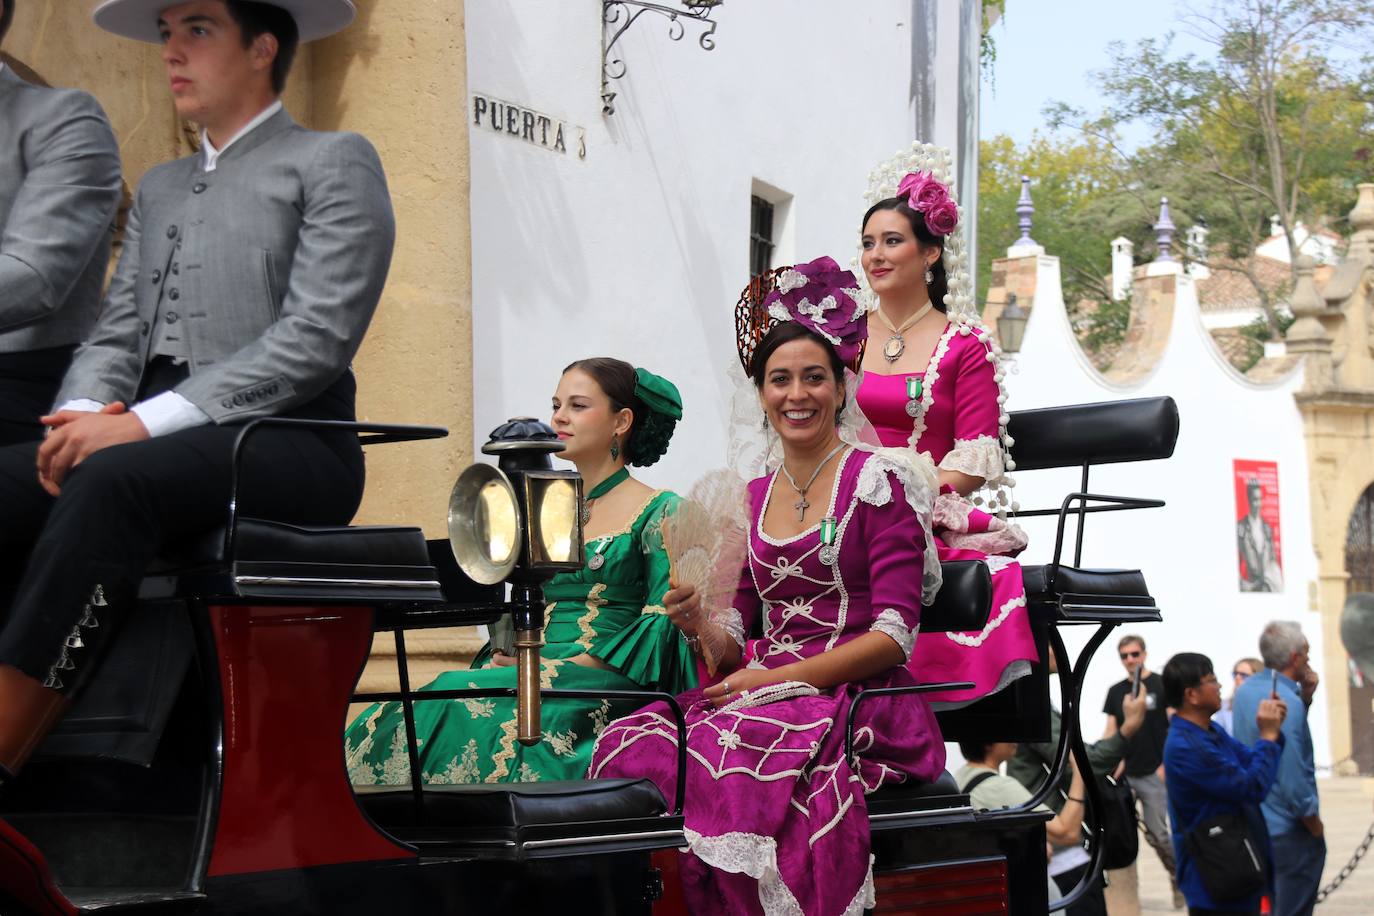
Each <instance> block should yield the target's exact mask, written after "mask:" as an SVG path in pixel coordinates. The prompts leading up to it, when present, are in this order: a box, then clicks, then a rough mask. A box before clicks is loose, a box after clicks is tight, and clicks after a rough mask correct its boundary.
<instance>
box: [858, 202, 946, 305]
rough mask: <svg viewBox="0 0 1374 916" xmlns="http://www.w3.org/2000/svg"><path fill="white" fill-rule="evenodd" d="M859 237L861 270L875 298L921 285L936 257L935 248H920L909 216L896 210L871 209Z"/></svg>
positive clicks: (936, 249) (906, 291)
mask: <svg viewBox="0 0 1374 916" xmlns="http://www.w3.org/2000/svg"><path fill="white" fill-rule="evenodd" d="M861 241H862V244H863V257H862V258H861V263H862V264H863V269H864V273H865V274H867V275H868V285H869V286H870V287H872V288H873V292H875V293H877V294H878V297H879V298H881V297H882V296H883V295H884V294H889V295H890V294H892V293H896V294H898V296H901V295H904V294H906V293H908V292H910V291H914V290H917V289H922V290H923V289H925V287H926V280H925V274H926V271H927V270H929V269H930V266H931V265H932V264H933V263H935V261H936V260H938V259H939V257H940V250H939V248H937V247H933V246H932V248H930V249H928V250H927V249H924V248H923V246H922V245H921V242H920V240H919V239H918V238H916V233H915V232H914V231H913V230H912V228H911V222H910V220H908V219H907V218H906V217H905V216H903V215H902V214H901V213H899V212H898V211H896V210H877V211H874V213H873V215H872V216H870V217H869V218H868V222H867V223H865V224H864V230H863V238H862V240H861Z"/></svg>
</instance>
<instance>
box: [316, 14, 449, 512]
mask: <svg viewBox="0 0 1374 916" xmlns="http://www.w3.org/2000/svg"><path fill="white" fill-rule="evenodd" d="M313 64H314V66H313V67H312V74H311V75H312V77H313V79H312V86H313V102H314V107H315V126H316V127H317V128H319V129H320V130H353V131H357V132H359V133H361V134H363V135H365V136H366V137H368V138H369V139H370V140H371V141H372V142H373V143H374V144H375V145H376V146H377V150H378V152H379V153H380V154H381V157H382V164H383V166H384V167H385V168H386V171H387V179H388V181H389V183H390V186H391V199H392V204H393V206H394V207H395V210H396V229H397V245H396V254H395V257H394V259H393V260H392V264H391V274H390V276H389V278H388V280H387V286H386V292H385V294H384V296H383V298H382V303H381V307H380V308H379V309H378V311H377V316H376V318H375V319H374V320H373V323H372V329H371V331H370V332H369V333H368V337H367V341H366V343H365V344H364V345H363V349H362V352H361V353H360V354H359V355H358V359H357V363H356V366H355V368H356V370H357V373H358V384H359V414H360V416H361V417H363V418H366V419H368V420H375V421H379V422H396V423H429V424H435V425H440V426H446V427H448V428H449V430H450V432H451V435H450V437H449V438H448V439H445V440H439V441H437V442H428V443H420V444H405V445H389V446H382V447H379V448H376V449H373V450H371V451H370V452H369V454H368V477H369V486H368V498H367V501H366V502H365V503H364V506H363V511H362V514H361V518H360V521H365V522H409V523H412V524H414V523H420V524H423V525H424V527H425V530H426V532H427V533H428V534H429V536H430V537H437V536H439V535H440V534H441V533H442V532H443V530H444V529H443V524H444V517H445V510H446V500H447V494H448V490H449V488H450V487H451V486H452V484H453V481H454V479H455V478H456V477H457V475H458V472H459V471H460V470H461V469H462V468H463V467H464V466H465V465H466V464H467V463H468V462H469V461H470V460H471V458H472V280H471V270H470V267H471V260H472V258H471V245H470V236H469V219H468V129H467V118H466V114H465V113H466V110H467V108H466V104H465V102H464V99H465V98H466V94H467V64H466V51H465V37H464V29H463V8H462V4H461V3H414V2H411V0H375V2H371V3H364V4H360V5H359V9H358V21H357V22H356V23H354V25H353V26H352V27H351V28H349V29H347V30H346V31H344V32H342V33H341V34H339V35H337V36H334V37H333V38H330V39H327V40H325V41H323V42H319V43H318V44H316V46H315V59H314V61H313ZM397 87H403V88H404V91H397Z"/></svg>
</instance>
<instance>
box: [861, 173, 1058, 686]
mask: <svg viewBox="0 0 1374 916" xmlns="http://www.w3.org/2000/svg"><path fill="white" fill-rule="evenodd" d="M957 221H958V208H957V206H956V205H955V203H954V201H953V200H952V199H951V198H950V197H949V194H948V191H947V190H946V188H945V186H944V185H943V184H942V183H940V182H939V181H937V180H936V179H935V178H934V177H932V176H931V174H930V173H928V172H920V173H911V174H908V175H907V176H906V177H905V178H903V179H902V181H901V183H900V185H899V186H898V191H897V194H896V195H895V196H892V197H887V198H885V199H883V200H880V201H878V202H877V203H875V204H874V205H873V207H872V208H871V209H870V210H869V211H868V212H867V213H866V214H864V220H863V227H862V247H863V255H862V259H861V260H862V263H863V269H864V272H865V274H866V275H867V277H868V281H869V285H870V286H871V287H872V289H873V292H874V293H876V294H877V297H878V302H877V307H876V308H875V309H873V311H871V312H870V313H869V315H868V329H869V333H870V335H871V337H872V344H871V345H870V346H869V347H868V348H867V350H866V352H865V353H864V359H863V374H862V376H861V381H860V384H859V391H858V401H859V405H860V407H862V409H863V411H864V413H865V414H866V416H867V417H868V420H869V421H870V422H871V423H872V424H873V427H874V429H875V431H876V432H877V435H878V438H879V439H880V440H881V441H882V444H883V445H884V446H888V447H893V448H910V449H913V450H914V451H915V452H916V453H917V454H925V455H928V456H929V457H930V459H931V461H933V462H934V463H935V466H936V468H937V469H938V473H939V479H940V496H939V497H938V498H937V499H936V502H935V512H934V522H935V533H936V538H937V540H936V545H935V546H936V549H937V551H938V555H939V558H940V560H941V561H950V560H983V561H985V562H986V563H987V565H988V568H989V569H990V570H991V572H992V591H993V605H992V609H991V612H990V614H989V617H988V621H987V625H986V626H984V627H983V629H982V630H981V631H977V632H965V633H957V632H956V633H922V634H921V635H920V637H919V638H918V639H917V641H916V650H915V652H914V653H913V654H912V657H911V662H910V666H911V669H912V671H913V672H915V673H917V674H918V675H919V676H920V678H921V680H923V681H926V682H939V681H969V682H972V683H973V684H974V685H975V686H974V687H973V688H972V689H968V690H959V691H948V692H944V693H940V694H932V695H931V699H932V700H933V701H940V702H944V703H947V704H950V705H961V704H964V703H969V702H972V701H974V700H977V699H979V698H981V697H984V696H986V695H988V694H991V693H995V692H996V691H998V690H1001V689H1002V688H1003V687H1005V686H1007V685H1008V684H1010V683H1011V682H1012V681H1014V680H1015V679H1016V678H1018V677H1021V676H1023V675H1025V674H1027V673H1028V672H1029V671H1030V665H1031V663H1032V662H1034V661H1035V660H1036V651H1035V643H1034V641H1033V639H1032V638H1031V631H1030V621H1029V618H1028V615H1027V611H1026V592H1025V588H1024V586H1023V584H1022V579H1021V567H1020V565H1019V564H1017V562H1016V561H1015V560H1013V559H1012V557H1013V556H1015V555H1016V554H1017V553H1019V552H1020V550H1021V549H1022V548H1023V547H1025V543H1026V542H1025V535H1024V534H1023V533H1022V532H1021V530H1020V528H1019V527H1017V526H1015V525H1008V524H1007V523H1006V521H1005V520H1004V518H1002V517H1000V516H1004V515H1005V511H1004V510H1005V508H1006V507H1007V506H1008V505H1009V503H1010V500H1009V498H1008V495H1007V491H1006V489H1005V487H1007V486H1010V481H1008V480H1007V479H1006V477H1005V470H1006V467H1007V461H1005V460H1004V455H1003V447H1004V445H1005V446H1009V445H1011V441H1010V439H1009V438H1008V437H1007V435H1006V421H1007V417H1006V413H1005V407H1004V405H1005V403H1006V394H1005V392H1004V391H1003V390H1002V387H1001V381H1002V372H1001V369H1000V368H999V367H998V362H997V358H998V356H999V355H1000V351H999V350H998V349H997V347H996V345H995V344H994V343H993V341H992V340H991V339H990V338H989V336H988V334H987V331H986V330H985V329H984V328H983V327H982V326H981V325H980V324H979V323H978V321H977V319H976V318H974V317H973V316H972V315H971V314H970V313H968V312H967V311H965V310H966V309H967V307H968V306H969V304H970V299H969V297H968V296H967V294H966V293H965V292H963V291H962V290H960V289H956V290H955V291H954V292H952V293H951V292H949V289H948V287H949V281H948V276H947V273H946V269H945V261H946V260H947V259H949V258H950V255H949V254H948V253H947V252H946V240H947V239H948V237H949V236H950V235H951V233H953V232H954V230H955V228H956V226H957ZM955 264H956V266H955V276H956V279H957V280H958V281H960V283H961V284H962V281H963V280H964V279H965V278H966V276H967V274H966V273H964V272H963V271H962V269H961V267H962V264H961V263H960V261H959V259H958V258H957V257H956V259H955ZM951 305H952V306H955V308H954V310H953V314H950V313H949V312H950V308H949V307H950V306H951ZM970 496H973V500H972V501H970V499H969V497H970ZM985 497H986V500H985ZM984 501H986V504H987V511H986V512H985V511H982V510H980V509H978V508H976V507H975V504H976V503H982V502H984Z"/></svg>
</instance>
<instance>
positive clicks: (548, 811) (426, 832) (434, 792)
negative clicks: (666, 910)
mask: <svg viewBox="0 0 1374 916" xmlns="http://www.w3.org/2000/svg"><path fill="white" fill-rule="evenodd" d="M354 791H355V792H356V793H357V798H358V803H359V804H360V805H361V806H362V809H363V810H364V811H365V812H367V814H368V816H369V817H371V818H372V819H373V820H374V821H375V822H376V823H377V825H378V826H379V827H381V828H382V829H383V830H385V831H386V832H387V833H389V834H391V835H392V836H393V837H395V838H396V839H398V840H401V841H403V842H406V843H410V844H412V845H414V846H416V847H418V848H419V849H420V851H421V852H422V853H423V854H426V855H470V856H476V857H478V858H485V859H500V860H506V861H523V860H525V859H540V858H555V857H557V858H563V857H569V856H578V855H586V854H592V853H595V854H604V853H611V852H620V851H624V850H631V849H634V850H648V849H668V848H675V847H679V846H683V845H685V844H686V839H685V837H684V835H683V831H682V823H683V822H682V818H681V817H678V816H673V815H671V814H669V809H668V805H667V803H666V802H665V801H664V798H663V794H662V793H661V792H660V791H659V790H658V787H657V786H656V785H654V783H653V782H652V781H650V780H648V779H593V780H557V781H549V782H523V783H492V784H480V785H429V786H426V787H425V789H424V793H423V795H424V799H423V809H422V810H418V809H417V807H416V804H415V795H414V792H413V791H412V790H411V788H410V787H409V786H354Z"/></svg>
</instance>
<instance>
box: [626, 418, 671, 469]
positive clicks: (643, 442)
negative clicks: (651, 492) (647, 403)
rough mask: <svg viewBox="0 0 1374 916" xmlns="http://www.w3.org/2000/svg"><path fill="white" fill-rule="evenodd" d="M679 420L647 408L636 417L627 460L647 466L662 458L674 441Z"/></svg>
mask: <svg viewBox="0 0 1374 916" xmlns="http://www.w3.org/2000/svg"><path fill="white" fill-rule="evenodd" d="M676 427H677V420H675V419H673V418H672V417H670V416H667V415H666V414H661V413H656V412H654V411H652V410H648V409H645V410H644V411H643V412H642V413H641V414H640V415H639V416H637V417H636V418H635V428H634V432H633V433H632V434H631V436H630V441H629V444H628V445H627V446H626V452H625V460H626V461H627V462H629V463H630V464H633V465H635V466H637V467H642V468H646V467H648V466H649V465H651V464H653V463H655V462H656V461H658V459H660V458H662V457H663V455H664V453H665V452H667V451H668V443H669V442H670V441H672V438H673V430H674V429H675V428H676Z"/></svg>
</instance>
